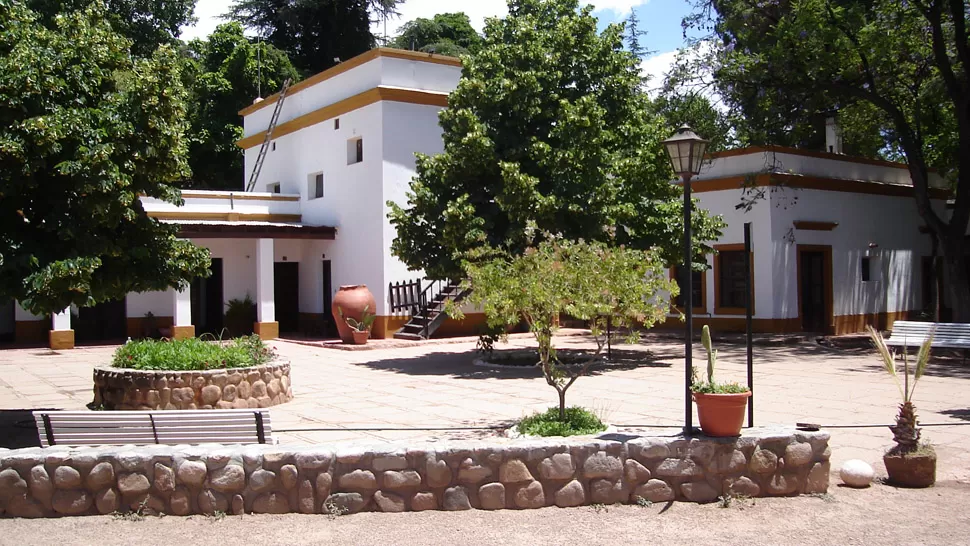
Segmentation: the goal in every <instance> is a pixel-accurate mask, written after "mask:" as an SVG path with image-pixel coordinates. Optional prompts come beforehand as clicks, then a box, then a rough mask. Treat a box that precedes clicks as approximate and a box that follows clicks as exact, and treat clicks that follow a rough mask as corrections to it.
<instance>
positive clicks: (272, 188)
mask: <svg viewBox="0 0 970 546" xmlns="http://www.w3.org/2000/svg"><path fill="white" fill-rule="evenodd" d="M280 189H281V188H280V183H279V182H273V183H272V184H266V191H268V192H269V193H280Z"/></svg>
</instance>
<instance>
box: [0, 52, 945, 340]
mask: <svg viewBox="0 0 970 546" xmlns="http://www.w3.org/2000/svg"><path fill="white" fill-rule="evenodd" d="M460 75H461V67H460V61H459V60H458V59H454V58H449V57H441V56H435V55H428V54H425V53H416V52H410V51H400V50H393V49H375V50H372V51H369V52H367V53H365V54H363V55H361V56H359V57H356V58H354V59H350V60H348V61H345V62H343V63H341V64H339V65H337V66H336V67H334V68H331V69H330V70H327V71H325V72H322V73H320V74H317V75H316V76H313V77H311V78H309V79H307V80H305V81H302V82H299V83H297V84H295V85H293V86H292V87H291V88H290V91H289V93H288V95H287V96H286V98H285V100H284V101H283V106H282V109H281V113H280V117H279V122H278V125H277V126H276V128H275V130H274V131H273V133H272V137H273V138H272V140H271V142H270V145H269V148H268V151H267V154H266V158H265V164H264V166H263V168H262V171H261V174H260V177H259V179H258V180H257V183H256V186H255V188H254V191H253V192H245V191H242V186H243V184H244V181H240V191H238V192H218V191H185V192H183V197H184V198H185V204H184V206H181V207H175V206H173V205H170V204H167V203H164V202H161V201H158V200H155V199H144V200H143V203H144V207H145V210H146V211H147V212H148V214H149V215H151V216H153V217H156V218H158V219H160V220H163V221H166V222H174V223H178V224H179V225H180V226H181V233H182V235H183V236H184V237H186V238H188V239H190V240H192V241H193V242H195V243H197V244H199V245H201V246H204V247H207V248H208V249H209V250H210V251H211V254H212V257H213V267H212V270H213V275H212V276H211V277H210V278H208V279H197V280H196V281H195V282H193V283H192V287H191V289H189V290H186V291H185V292H175V291H174V290H169V291H167V292H149V293H138V294H135V293H133V294H129V295H128V297H127V298H126V299H125V300H124V301H123V302H118V303H109V304H104V305H99V306H97V307H94V308H91V309H80V310H75V311H76V312H77V317H75V318H74V319H73V320H72V318H71V313H70V312H69V311H65V312H63V313H60V314H58V315H56V316H54V317H53V318H52V319H51V318H45V317H36V316H33V315H31V314H30V313H28V312H26V311H24V310H23V309H22V308H20V307H19V306H18V305H15V304H13V303H8V304H7V305H5V306H3V305H0V336H4V335H6V336H7V337H8V338H9V337H12V338H14V339H15V340H16V341H18V342H23V343H28V342H40V341H43V340H49V341H50V344H51V346H52V347H56V348H63V347H69V346H73V344H74V341H75V330H76V331H77V338H78V340H79V341H83V340H85V339H87V340H93V339H103V340H111V339H124V338H125V337H128V336H130V337H139V336H141V335H144V334H146V333H150V332H151V331H152V330H154V329H162V330H163V331H164V332H165V333H171V335H174V336H176V337H184V336H190V335H199V334H201V333H203V332H213V333H216V334H218V333H219V332H220V331H221V329H222V327H223V326H224V325H225V324H224V316H223V313H224V311H225V309H226V307H225V306H226V303H227V302H229V301H230V300H236V299H243V298H245V297H246V296H249V297H251V298H252V299H253V300H254V301H255V302H256V306H257V317H256V325H255V330H256V331H257V332H258V333H260V334H261V335H263V336H264V337H266V338H273V337H276V336H277V335H279V333H280V332H283V333H287V332H300V333H303V334H307V335H311V336H321V335H324V334H326V333H327V326H326V325H327V323H328V322H329V323H330V324H332V323H333V317H332V316H331V314H330V302H331V301H332V297H333V295H334V294H335V293H336V290H337V288H338V287H339V286H341V285H348V284H366V285H367V286H368V287H369V288H370V290H371V291H372V292H373V294H374V296H375V300H376V302H377V309H375V310H374V312H375V313H376V314H377V315H378V318H377V320H376V322H375V324H374V328H373V330H372V336H373V337H378V338H383V337H390V336H391V335H392V334H393V333H394V332H395V331H396V330H397V329H398V328H400V327H401V325H403V324H404V322H405V321H406V320H407V317H404V316H401V315H400V313H399V312H398V313H395V312H393V311H392V309H391V297H390V294H389V284H391V283H397V282H400V281H405V280H408V279H414V278H418V277H420V276H421V273H420V272H413V271H408V270H407V268H406V267H405V266H404V265H403V264H402V263H401V262H400V261H398V260H397V259H396V258H394V257H393V256H392V255H391V253H390V246H391V242H392V241H393V239H394V236H395V231H394V228H393V226H392V225H391V224H390V222H389V220H388V218H387V213H388V207H387V206H386V202H387V201H388V200H392V201H395V202H398V203H404V202H405V192H406V191H407V188H408V185H409V183H410V181H411V179H412V177H413V176H414V174H415V156H414V154H415V153H416V152H421V153H425V154H435V153H440V152H441V151H442V150H443V143H442V139H441V129H440V127H439V126H438V112H439V111H440V110H441V109H442V108H443V107H445V106H446V105H447V97H448V94H449V93H450V92H451V91H452V90H454V89H455V87H456V86H457V84H458V80H459V78H460ZM277 99H278V97H277V96H275V95H274V96H271V97H269V98H267V99H266V100H263V101H261V102H258V103H256V104H254V105H253V106H250V107H248V108H246V109H244V110H242V111H241V112H240V114H241V115H242V116H243V125H244V134H245V137H244V138H243V139H242V140H240V141H239V145H240V146H241V147H242V148H244V149H245V150H246V152H245V165H246V168H245V172H246V175H247V177H248V176H249V174H250V173H251V172H252V170H253V166H254V164H255V162H256V158H257V156H258V154H259V150H260V146H261V144H262V142H263V140H264V138H265V131H266V130H267V128H268V127H269V124H270V120H271V118H272V115H273V111H274V109H275V107H276V102H277ZM833 133H834V131H833ZM836 145H837V143H836ZM833 150H835V151H838V150H837V148H835V146H833ZM746 181H747V182H748V183H749V185H750V186H751V190H752V191H760V190H764V191H765V194H764V198H763V199H760V200H756V201H754V203H753V204H752V206H751V208H750V210H747V211H743V210H739V209H737V208H736V205H737V204H738V203H739V202H740V201H741V199H742V197H741V196H742V190H741V189H740V188H741V187H742V185H743V184H744V183H745V182H746ZM777 184H782V185H781V186H777ZM692 187H693V191H694V192H695V194H696V195H697V196H698V197H699V199H700V202H701V206H702V207H703V208H706V209H708V210H710V211H711V212H712V213H714V214H720V215H722V216H723V217H724V219H725V220H726V221H727V223H728V227H727V229H726V230H725V232H724V235H723V237H721V239H720V240H719V241H717V244H716V248H718V250H719V251H720V254H719V255H718V256H716V257H714V256H711V257H709V259H708V263H709V265H710V266H711V269H710V270H708V271H707V272H704V273H698V274H696V275H695V278H696V279H697V282H696V283H695V284H697V285H698V289H697V290H696V291H695V293H696V296H695V301H696V302H699V303H698V304H697V305H696V310H695V313H696V315H697V316H698V319H697V320H698V322H701V323H710V324H712V325H713V326H714V327H715V328H716V329H721V330H728V329H733V330H739V329H741V328H743V325H744V310H743V309H742V308H740V307H739V305H738V302H739V301H743V299H742V298H743V296H744V292H743V285H739V284H738V283H739V282H740V281H741V276H740V275H742V274H743V265H742V266H741V269H740V271H739V270H738V264H739V257H740V258H743V253H739V252H738V250H739V247H738V245H740V244H741V243H742V240H743V239H742V225H743V224H744V223H745V222H751V223H752V225H753V227H754V230H753V232H754V238H753V239H754V240H753V248H754V252H753V258H754V259H753V264H754V292H755V294H754V296H755V297H754V301H755V313H754V318H755V321H754V324H755V327H756V329H757V330H759V331H805V330H809V331H820V332H830V333H844V332H855V331H860V330H861V329H862V328H863V326H864V324H866V323H877V324H880V325H884V324H887V323H889V322H891V321H892V320H893V319H895V318H899V317H903V316H909V315H910V314H912V313H914V312H916V311H918V310H920V309H922V306H923V305H924V301H923V300H924V299H925V298H924V297H923V296H922V292H921V288H920V287H921V286H923V284H924V279H922V276H923V274H922V271H923V264H924V263H925V261H926V259H927V257H928V256H929V255H930V252H931V251H930V239H929V236H928V235H924V234H922V233H921V232H920V229H919V227H920V226H921V225H922V223H921V221H920V219H919V217H918V215H917V213H916V204H915V202H914V200H913V198H912V188H911V187H910V186H909V178H908V174H907V172H906V170H905V168H904V166H902V165H898V164H892V163H886V162H880V161H870V160H864V159H855V158H849V157H846V156H842V155H838V154H831V153H814V152H806V151H803V150H794V149H785V148H748V149H743V150H734V151H730V152H725V153H722V154H718V155H716V156H715V157H714V158H713V160H712V161H711V162H710V163H709V165H707V167H706V169H705V171H704V172H703V174H702V175H701V176H699V177H697V178H696V179H695V181H694V182H693V183H692ZM939 197H940V198H941V199H942V198H943V197H944V194H943V193H942V192H940V194H939ZM939 203H940V206H941V207H942V206H943V201H942V200H941V201H940V202H939ZM739 290H740V295H739ZM483 322H484V317H483V316H482V315H481V314H476V313H469V314H468V317H467V318H466V320H465V321H463V322H462V323H455V322H451V323H446V324H445V325H444V327H443V328H442V329H441V330H439V333H442V334H445V335H447V334H449V333H459V332H461V333H466V334H472V333H475V331H476V329H477V327H478V326H479V325H480V324H482V323H483ZM675 323H676V322H675V321H674V320H673V318H672V320H671V324H675Z"/></svg>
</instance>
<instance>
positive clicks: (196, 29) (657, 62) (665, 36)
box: [182, 0, 691, 87]
mask: <svg viewBox="0 0 970 546" xmlns="http://www.w3.org/2000/svg"><path fill="white" fill-rule="evenodd" d="M585 2H587V3H590V4H593V6H595V11H594V15H596V16H597V17H598V18H599V19H600V24H601V26H605V25H606V24H609V23H612V22H619V21H622V20H623V19H626V18H627V17H628V16H629V15H630V10H636V12H637V16H638V17H639V19H640V27H641V29H642V30H644V31H646V32H647V35H646V36H645V37H644V39H643V40H642V41H641V45H643V46H645V47H646V48H647V49H648V50H650V51H653V52H654V54H652V55H650V56H648V57H646V58H645V59H644V62H643V72H644V73H646V74H649V75H651V76H653V79H652V82H653V85H659V83H660V82H661V81H662V80H663V76H664V74H666V72H667V70H668V69H669V67H670V65H671V63H672V62H673V60H674V56H675V54H676V51H677V49H678V48H679V47H681V46H682V45H683V43H684V39H683V32H682V30H681V26H680V21H681V19H682V18H683V17H684V16H685V15H687V14H688V13H689V12H690V9H691V7H690V3H689V2H688V0H585ZM231 3H232V0H198V2H197V3H196V6H195V17H196V18H197V19H198V22H197V23H196V24H195V25H194V26H192V27H185V28H183V29H182V38H183V39H186V40H188V39H192V38H204V37H205V36H207V35H209V33H211V32H212V31H213V30H214V29H215V28H216V26H217V25H219V24H220V23H221V22H222V20H221V19H220V18H219V16H220V15H222V14H224V13H226V12H227V11H229V5H230V4H231ZM398 9H399V11H400V12H401V17H400V18H398V19H392V20H389V21H388V23H387V33H388V35H389V36H393V35H394V34H396V33H397V29H398V28H399V27H400V26H401V25H403V24H404V23H406V22H408V21H411V20H413V19H416V18H418V17H427V18H430V17H433V16H434V15H435V14H438V13H447V12H455V11H464V12H465V13H466V14H468V17H469V18H470V19H471V22H472V26H474V27H475V28H476V29H477V30H479V31H481V30H482V28H483V27H484V26H485V18H486V17H501V16H504V15H505V14H506V13H507V9H506V0H405V2H404V3H403V4H400V5H399V6H398ZM380 31H383V29H380ZM651 87H652V86H651Z"/></svg>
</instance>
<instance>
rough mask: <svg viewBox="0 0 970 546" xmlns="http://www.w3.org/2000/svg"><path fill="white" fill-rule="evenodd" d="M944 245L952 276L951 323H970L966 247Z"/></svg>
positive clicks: (969, 285) (948, 270) (969, 293)
mask: <svg viewBox="0 0 970 546" xmlns="http://www.w3.org/2000/svg"><path fill="white" fill-rule="evenodd" d="M946 242H948V241H945V239H944V244H943V260H944V261H945V262H946V272H947V273H948V274H949V276H950V279H949V280H950V282H949V287H950V309H952V310H953V313H952V317H951V319H950V320H951V321H953V322H970V278H968V275H967V257H966V256H965V255H964V254H963V250H964V245H963V244H960V243H962V241H961V242H960V243H957V244H946Z"/></svg>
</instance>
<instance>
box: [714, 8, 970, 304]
mask: <svg viewBox="0 0 970 546" xmlns="http://www.w3.org/2000/svg"><path fill="white" fill-rule="evenodd" d="M701 5H702V7H703V8H704V9H706V10H707V11H706V12H701V13H700V14H699V15H700V18H701V19H703V18H704V17H707V16H711V17H713V18H714V21H715V24H714V29H715V33H716V38H717V39H718V40H720V41H721V42H722V43H723V44H724V46H725V47H724V48H723V49H722V50H721V53H720V55H719V56H718V57H717V58H716V65H715V67H714V68H715V78H716V79H717V81H718V90H719V91H720V92H721V93H722V95H723V96H724V97H725V99H726V100H727V101H728V102H729V103H733V105H735V106H739V107H740V108H741V109H742V110H743V111H744V112H745V113H746V114H750V115H751V116H754V117H756V118H758V117H760V119H764V120H767V121H768V122H773V123H775V126H776V127H777V130H779V131H784V130H785V129H786V127H787V126H790V125H792V124H795V123H797V122H799V121H804V120H806V119H810V118H812V117H813V116H815V117H818V116H820V115H825V114H827V113H829V112H832V111H840V112H849V113H851V115H852V116H855V119H856V120H857V121H859V122H860V123H862V124H868V125H869V126H870V127H873V128H875V129H877V134H878V135H880V136H881V139H880V141H879V142H878V143H877V144H876V145H877V146H879V148H880V150H881V151H883V153H886V154H896V155H898V156H901V157H902V158H903V159H905V161H906V162H907V163H908V165H909V172H910V175H911V178H912V181H913V186H914V190H915V191H914V194H915V198H916V203H917V206H918V209H919V212H920V214H921V216H922V217H923V220H924V221H925V222H926V225H927V226H928V227H929V228H930V230H931V232H932V233H933V234H934V236H935V237H937V238H939V240H940V243H941V245H940V246H941V248H942V250H943V253H944V257H945V260H946V263H947V267H948V271H949V274H950V280H951V283H950V286H951V292H952V303H953V309H954V314H955V315H954V318H955V319H956V320H959V321H962V322H970V284H968V278H967V277H968V276H967V259H966V256H965V254H966V251H967V243H966V233H967V224H968V220H970V35H968V31H967V23H968V19H970V5H968V4H967V3H966V2H964V1H961V0H909V1H906V2H900V1H899V0H770V1H764V0H703V2H702V3H701ZM931 168H936V169H938V170H939V171H940V172H941V173H942V174H943V175H944V176H947V177H948V178H949V179H950V180H951V181H952V183H953V187H954V188H955V190H956V197H955V199H956V201H955V206H954V208H953V210H952V213H950V214H947V213H944V212H943V211H940V210H934V209H933V208H932V207H931V206H930V199H929V195H930V192H929V189H930V188H929V172H930V169H931ZM914 229H915V226H914Z"/></svg>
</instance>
